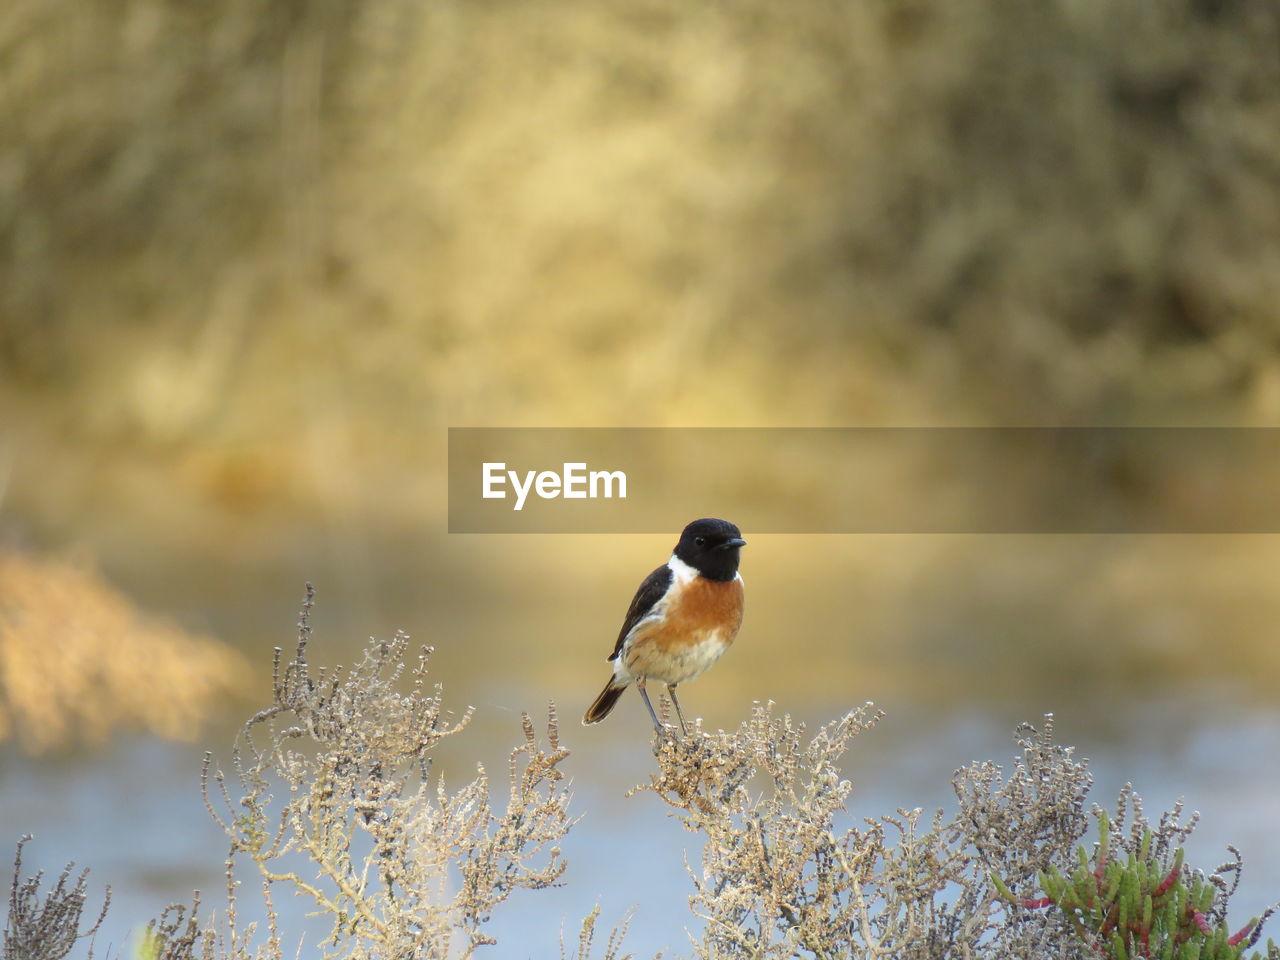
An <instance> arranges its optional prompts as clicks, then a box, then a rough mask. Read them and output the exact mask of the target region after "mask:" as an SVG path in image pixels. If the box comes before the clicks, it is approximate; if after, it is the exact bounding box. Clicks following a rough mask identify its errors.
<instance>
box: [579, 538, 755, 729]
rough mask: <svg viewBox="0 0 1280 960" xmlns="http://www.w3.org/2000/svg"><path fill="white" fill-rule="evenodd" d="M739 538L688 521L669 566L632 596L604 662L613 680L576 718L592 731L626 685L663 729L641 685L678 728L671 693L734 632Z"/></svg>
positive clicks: (739, 596) (715, 656)
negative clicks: (664, 698)
mask: <svg viewBox="0 0 1280 960" xmlns="http://www.w3.org/2000/svg"><path fill="white" fill-rule="evenodd" d="M746 543H747V541H745V540H743V539H742V532H741V531H740V530H739V529H738V528H737V527H736V526H735V525H734V524H732V523H730V522H729V521H727V520H717V519H714V518H711V517H707V518H704V519H701V520H694V521H693V522H692V523H690V524H689V525H688V526H686V527H685V528H684V530H683V531H682V532H681V534H680V540H679V542H678V543H677V544H676V546H675V549H674V550H673V551H672V554H671V559H670V560H668V561H667V562H666V563H664V564H663V565H662V566H660V567H658V569H656V570H654V571H653V572H652V573H651V574H649V576H647V577H645V579H644V582H643V583H641V584H640V587H639V589H637V590H636V595H635V597H634V598H633V599H632V601H631V606H630V607H628V608H627V615H626V617H625V618H624V619H623V621H622V629H621V630H620V631H618V640H617V642H616V643H615V644H614V646H613V653H611V654H609V657H608V660H609V661H611V662H612V663H613V676H611V677H610V678H609V682H608V683H606V684H605V686H604V689H603V690H602V691H600V695H599V696H598V697H596V699H595V702H594V703H592V704H591V706H590V707H588V708H587V712H586V714H585V715H584V716H583V718H582V722H583V723H584V724H592V723H599V722H600V721H601V720H603V719H604V718H605V717H607V716H608V715H609V712H610V711H611V710H613V708H614V706H615V705H616V704H617V702H618V698H619V697H621V696H622V693H623V691H624V690H626V689H627V687H629V686H630V685H631V684H632V683H634V684H635V685H636V689H637V690H639V691H640V696H641V698H643V700H644V705H645V706H646V707H647V708H648V709H649V716H650V717H651V718H652V719H653V726H654V728H655V729H656V730H657V731H658V733H660V734H661V733H662V732H663V730H664V728H663V725H662V723H661V722H659V720H658V715H657V713H655V712H654V709H653V704H652V703H651V702H650V701H649V694H648V693H647V692H646V691H645V683H646V682H647V681H649V680H657V681H660V682H661V683H665V684H666V686H667V693H668V694H669V695H670V697H671V703H672V704H673V705H674V706H675V708H676V716H677V717H679V718H680V729H681V730H682V731H683V732H684V734H685V736H688V734H689V727H688V725H687V724H686V723H685V720H684V713H683V711H681V709H680V701H679V700H677V699H676V687H677V686H678V685H679V684H682V683H688V682H689V681H690V680H693V679H696V678H697V677H699V676H701V675H702V674H703V673H704V672H705V671H706V670H707V668H708V667H710V666H711V665H712V664H714V663H715V662H716V661H717V660H719V659H720V657H721V655H722V654H723V653H724V652H725V651H726V650H727V649H729V645H730V644H732V643H733V640H734V638H735V637H736V636H737V635H738V628H739V627H741V626H742V604H743V587H742V575H741V574H740V573H738V561H739V559H740V554H739V551H740V550H741V549H742V547H744V546H745V545H746Z"/></svg>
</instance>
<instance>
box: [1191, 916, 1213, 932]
mask: <svg viewBox="0 0 1280 960" xmlns="http://www.w3.org/2000/svg"><path fill="white" fill-rule="evenodd" d="M1191 919H1192V920H1194V921H1195V922H1196V926H1197V927H1199V928H1200V932H1201V933H1203V934H1204V935H1205V936H1206V937H1207V936H1209V934H1211V933H1212V932H1213V930H1212V929H1211V928H1210V927H1209V921H1208V920H1206V919H1205V915H1204V914H1203V913H1201V912H1200V911H1199V910H1195V911H1193V912H1192V914H1191Z"/></svg>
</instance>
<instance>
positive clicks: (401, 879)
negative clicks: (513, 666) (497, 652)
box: [204, 588, 589, 960]
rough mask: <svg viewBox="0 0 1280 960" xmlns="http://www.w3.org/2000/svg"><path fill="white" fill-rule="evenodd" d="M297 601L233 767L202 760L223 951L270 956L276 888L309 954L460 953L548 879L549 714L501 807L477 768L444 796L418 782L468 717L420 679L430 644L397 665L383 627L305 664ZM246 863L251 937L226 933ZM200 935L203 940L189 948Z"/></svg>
mask: <svg viewBox="0 0 1280 960" xmlns="http://www.w3.org/2000/svg"><path fill="white" fill-rule="evenodd" d="M310 605H311V591H310V588H308V595H307V603H306V606H305V607H304V609H303V614H302V619H301V622H300V624H299V635H298V643H297V647H296V650H295V652H294V655H293V658H292V659H291V660H290V661H289V662H287V663H284V664H282V663H281V657H280V655H279V651H277V657H276V664H275V670H274V675H273V688H274V701H273V703H272V704H271V705H270V706H269V707H267V708H266V709H264V710H262V711H261V712H259V713H257V714H255V715H254V716H253V717H252V718H250V719H249V721H248V722H247V723H246V724H245V727H244V729H243V731H242V733H241V736H240V739H239V742H238V744H237V746H236V748H235V750H234V752H233V754H232V769H233V775H232V776H226V775H224V774H223V773H222V771H220V770H215V769H214V768H213V766H212V761H211V760H209V761H206V766H205V796H206V800H207V801H208V802H209V809H210V813H211V814H212V815H213V817H214V819H216V820H217V821H218V822H219V824H220V825H221V826H222V828H223V830H224V831H225V832H226V833H227V835H228V837H229V838H230V839H231V850H230V854H229V857H228V861H227V874H228V896H229V899H230V900H231V904H232V907H233V909H232V912H231V914H230V923H229V925H228V927H227V928H226V929H225V930H224V931H221V933H222V934H224V935H225V943H224V945H223V947H222V948H221V949H223V950H224V951H225V953H224V954H223V955H225V956H230V957H242V956H261V957H269V958H274V960H279V958H280V957H281V956H282V953H281V948H280V944H279V938H278V937H277V936H276V934H275V910H274V907H273V905H272V898H273V896H274V893H273V891H274V890H275V889H277V888H280V887H283V888H284V889H285V890H287V891H288V892H289V893H291V894H295V895H301V896H303V897H305V898H307V899H309V900H310V901H311V902H312V904H313V906H314V908H315V910H316V911H318V913H319V914H320V915H322V916H324V917H325V918H326V919H327V920H328V921H329V922H330V924H331V926H330V929H329V931H328V935H327V937H326V938H325V941H324V943H323V952H322V954H321V955H322V956H324V957H344V958H352V960H364V958H380V960H390V958H403V960H409V958H415V957H446V956H447V957H469V956H471V955H472V953H473V952H474V951H475V949H476V948H477V947H479V946H481V945H485V944H492V943H495V942H496V941H495V940H494V939H493V938H492V937H491V936H489V935H487V934H486V933H485V932H484V924H485V923H486V922H487V921H488V920H489V918H490V916H491V915H492V912H493V910H494V909H495V908H496V907H497V906H498V905H499V904H501V903H502V902H503V901H505V900H506V899H507V898H508V897H509V896H510V895H511V894H512V893H513V892H514V891H516V890H519V889H539V888H543V887H548V886H551V885H552V884H555V883H556V882H557V881H559V879H560V877H561V875H562V874H563V873H564V870H565V861H564V858H563V856H562V855H561V852H560V848H559V847H558V846H557V845H556V844H557V843H558V841H559V840H560V839H561V838H562V837H563V836H564V835H565V833H567V832H568V830H569V828H570V826H571V825H572V820H571V818H570V817H569V813H568V806H569V800H570V795H569V794H568V792H567V791H566V790H565V789H564V782H563V781H564V774H563V773H561V771H560V769H559V767H560V764H561V763H562V762H563V761H564V759H565V758H566V757H567V756H568V751H566V750H565V749H563V747H562V746H561V745H560V740H559V731H558V719H557V716H556V712H555V708H554V706H552V707H551V708H550V710H549V712H548V716H547V726H546V736H545V743H542V742H540V741H539V738H538V736H537V734H536V732H535V729H534V724H533V721H532V719H531V718H530V717H529V716H528V714H525V715H524V718H523V722H522V729H523V740H522V742H521V743H520V745H519V746H517V747H516V748H515V749H514V750H512V751H511V756H510V764H509V767H508V770H507V776H508V781H509V785H510V786H509V792H508V796H507V803H506V806H505V809H494V808H493V807H492V806H491V800H490V791H489V788H490V780H489V777H488V774H487V773H486V771H485V770H484V768H483V767H478V768H477V775H476V777H475V778H474V779H473V780H471V781H470V782H469V783H466V784H464V785H463V786H461V787H459V788H457V789H454V790H449V789H446V787H445V785H444V782H443V780H442V779H439V778H435V777H433V776H431V750H432V748H433V747H435V746H436V745H437V744H438V743H439V742H440V741H441V740H443V739H445V738H446V737H450V736H453V735H455V734H457V733H459V732H460V731H461V730H463V729H464V728H465V727H466V725H467V722H468V721H469V720H470V716H471V712H470V710H468V711H467V712H466V713H465V714H463V715H462V716H461V717H455V716H454V715H453V714H451V713H450V712H448V711H446V710H444V709H443V707H442V693H441V688H440V685H439V684H433V683H430V682H429V681H428V677H427V659H428V656H429V654H430V652H431V650H430V648H428V647H424V648H422V649H421V650H420V651H419V652H418V654H417V657H416V659H414V660H413V661H412V662H407V661H406V654H407V652H408V650H409V638H408V637H407V636H406V635H404V634H403V633H398V634H396V636H395V637H394V638H392V639H391V640H388V641H385V642H374V643H373V644H372V645H371V646H369V647H368V648H367V649H366V650H365V651H364V654H363V656H362V658H361V659H360V660H359V661H358V662H357V663H356V664H355V665H353V666H352V667H350V668H349V669H343V668H342V667H337V668H334V669H333V670H326V669H324V668H320V669H318V670H317V669H315V668H313V667H312V666H311V665H310V664H309V663H308V661H307V641H308V638H309V635H310V630H311V628H310V626H309V625H308V616H309V611H310ZM401 681H403V683H402V682H401ZM277 791H281V792H283V794H284V797H283V799H282V800H280V801H277V800H276V796H275V795H276V792H277ZM299 855H301V856H300V857H299ZM246 861H247V862H248V863H249V864H252V866H253V868H255V869H256V871H257V873H258V874H259V875H260V877H261V880H262V883H263V888H264V893H265V897H266V906H267V915H268V918H269V924H270V936H269V937H268V940H267V943H266V944H265V945H257V946H251V944H252V934H253V931H252V930H248V929H246V930H243V931H238V930H237V929H236V926H235V920H234V903H235V888H234V882H233V874H234V868H235V865H236V864H237V863H240V862H246ZM299 864H301V865H302V866H305V869H301V868H299V867H298V865H299ZM588 939H589V938H588ZM213 943H214V941H213V935H212V933H210V934H209V935H208V937H207V942H206V943H205V945H204V946H205V949H207V950H210V951H212V950H213ZM210 955H213V954H210Z"/></svg>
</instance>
